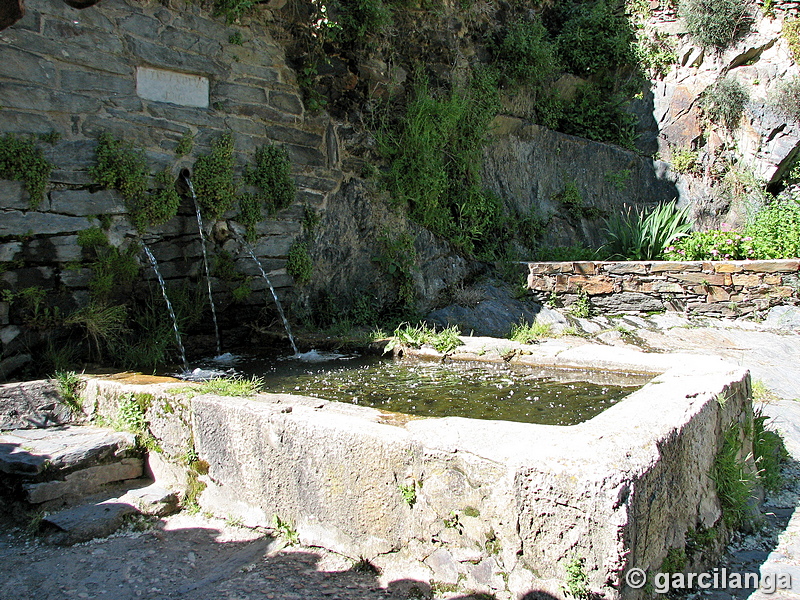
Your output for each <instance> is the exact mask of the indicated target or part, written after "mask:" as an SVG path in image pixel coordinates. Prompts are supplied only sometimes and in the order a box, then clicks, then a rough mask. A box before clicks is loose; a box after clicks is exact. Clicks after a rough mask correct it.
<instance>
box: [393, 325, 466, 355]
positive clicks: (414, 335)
mask: <svg viewBox="0 0 800 600" xmlns="http://www.w3.org/2000/svg"><path fill="white" fill-rule="evenodd" d="M460 335H461V332H460V331H459V330H458V328H457V327H455V326H453V327H448V328H447V329H443V330H442V331H439V332H437V331H436V328H435V327H429V326H428V325H426V324H425V323H419V324H418V325H416V326H412V325H410V324H409V323H403V324H401V325H400V326H399V327H397V329H395V330H394V335H393V336H392V338H391V339H390V340H389V343H388V344H387V345H386V347H385V348H384V352H391V351H392V350H394V349H395V348H401V347H403V346H407V347H411V348H419V347H420V346H423V345H425V344H427V345H429V346H432V347H433V348H434V349H435V350H437V351H438V352H441V353H443V354H446V353H448V352H451V351H452V350H455V349H456V348H458V347H459V346H462V345H463V344H462V342H461V338H460V337H459V336H460Z"/></svg>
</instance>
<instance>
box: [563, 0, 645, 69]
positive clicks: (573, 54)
mask: <svg viewBox="0 0 800 600" xmlns="http://www.w3.org/2000/svg"><path fill="white" fill-rule="evenodd" d="M616 9H617V4H616V3H615V2H610V1H606V0H595V1H593V2H563V3H562V10H563V11H564V12H565V13H567V14H568V15H569V17H568V18H567V20H566V21H565V22H564V25H563V28H562V29H561V31H560V33H559V34H558V36H557V37H556V45H557V47H558V52H559V54H560V55H561V57H562V60H563V62H564V64H565V66H566V67H567V69H568V70H569V71H570V72H571V73H574V74H575V75H578V76H581V77H586V76H587V75H598V74H600V73H608V72H609V71H613V70H614V69H616V68H619V67H622V66H625V65H630V64H633V63H634V62H635V57H634V55H633V51H632V44H633V42H634V37H633V31H632V29H631V26H630V24H629V22H628V20H627V18H626V17H625V15H624V14H623V13H622V12H621V11H618V10H616Z"/></svg>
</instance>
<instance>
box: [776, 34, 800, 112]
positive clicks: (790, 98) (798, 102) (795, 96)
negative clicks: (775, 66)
mask: <svg viewBox="0 0 800 600" xmlns="http://www.w3.org/2000/svg"><path fill="white" fill-rule="evenodd" d="M799 22H800V21H799ZM769 101H770V104H771V105H772V106H774V107H775V108H776V109H777V110H778V112H780V113H781V114H783V115H784V116H786V117H788V118H790V119H794V120H795V121H800V77H798V76H797V75H795V76H794V77H792V78H791V79H788V80H786V81H784V82H782V83H781V84H780V85H779V86H778V88H777V90H776V91H775V93H774V94H773V96H772V97H771V98H770V99H769Z"/></svg>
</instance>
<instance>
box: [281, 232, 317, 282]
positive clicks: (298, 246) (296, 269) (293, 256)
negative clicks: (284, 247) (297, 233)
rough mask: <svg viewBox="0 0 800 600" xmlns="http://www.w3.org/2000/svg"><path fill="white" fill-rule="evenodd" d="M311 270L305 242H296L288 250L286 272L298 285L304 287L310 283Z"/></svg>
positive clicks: (311, 265)
mask: <svg viewBox="0 0 800 600" xmlns="http://www.w3.org/2000/svg"><path fill="white" fill-rule="evenodd" d="M313 268H314V265H313V263H312V262H311V255H310V254H309V253H308V245H307V244H306V243H305V242H302V241H299V240H296V241H295V242H294V243H293V244H292V246H291V247H290V248H289V256H288V260H287V261H286V272H287V273H289V275H291V276H292V277H294V280H295V282H296V283H297V284H298V285H305V284H307V283H308V282H309V281H311V273H312V271H313Z"/></svg>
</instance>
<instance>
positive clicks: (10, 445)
mask: <svg viewBox="0 0 800 600" xmlns="http://www.w3.org/2000/svg"><path fill="white" fill-rule="evenodd" d="M135 446H136V436H134V435H133V434H132V433H128V432H124V431H113V430H111V429H103V428H100V427H90V426H70V425H68V426H64V427H56V428H50V429H30V430H20V431H13V432H6V433H3V434H0V472H3V473H8V474H13V475H27V476H35V475H39V474H41V473H42V472H43V471H44V470H45V469H47V470H49V471H52V472H53V473H54V475H56V474H57V473H58V471H73V470H77V469H81V468H87V467H90V466H95V465H96V463H98V462H103V461H107V460H109V459H111V458H114V457H122V456H124V455H126V454H127V453H128V452H130V451H132V450H133V449H134V448H135Z"/></svg>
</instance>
